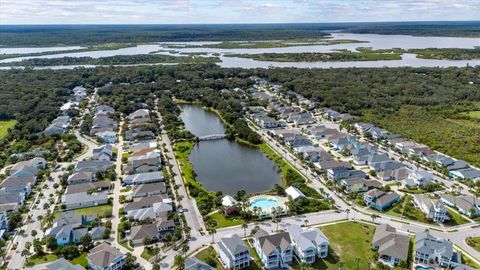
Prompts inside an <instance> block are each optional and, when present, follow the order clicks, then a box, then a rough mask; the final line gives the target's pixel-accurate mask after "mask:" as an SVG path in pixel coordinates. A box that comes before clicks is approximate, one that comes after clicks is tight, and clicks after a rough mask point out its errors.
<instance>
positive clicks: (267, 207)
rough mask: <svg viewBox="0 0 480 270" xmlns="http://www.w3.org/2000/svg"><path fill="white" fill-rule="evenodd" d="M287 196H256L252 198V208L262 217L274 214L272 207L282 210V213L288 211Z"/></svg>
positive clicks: (250, 201)
mask: <svg viewBox="0 0 480 270" xmlns="http://www.w3.org/2000/svg"><path fill="white" fill-rule="evenodd" d="M286 201H287V199H286V198H283V197H278V196H267V195H264V196H255V197H252V198H250V200H249V203H250V210H252V211H253V212H255V213H256V214H258V215H259V216H260V217H268V216H271V214H272V209H275V211H278V210H280V214H283V213H285V212H286V209H287V207H286V205H285V202H286Z"/></svg>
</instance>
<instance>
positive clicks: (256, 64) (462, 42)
mask: <svg viewBox="0 0 480 270" xmlns="http://www.w3.org/2000/svg"><path fill="white" fill-rule="evenodd" d="M332 37H333V39H352V40H359V41H366V43H346V44H343V43H342V44H334V45H309V46H303V45H302V46H293V47H282V48H259V49H244V48H240V49H217V48H206V47H203V48H170V47H169V46H171V45H201V44H211V43H215V42H175V43H171V42H163V43H162V42H158V43H153V44H146V45H138V46H136V47H129V48H122V49H118V50H105V51H90V52H77V53H62V54H51V55H42V56H30V57H17V58H9V59H3V60H0V63H9V62H14V61H21V60H25V59H30V58H59V57H65V56H69V57H82V56H89V57H93V58H99V57H108V56H115V55H136V54H148V53H158V54H167V55H173V56H179V55H181V54H179V53H204V54H203V55H204V56H212V55H213V54H219V55H220V59H221V60H222V62H220V63H218V65H220V66H222V67H238V68H269V67H298V68H345V67H359V68H362V67H406V66H411V67H464V66H467V65H470V66H476V65H480V60H478V59H477V60H434V59H420V58H416V55H415V54H403V55H402V59H401V60H390V61H350V62H266V61H257V60H252V59H245V58H238V57H226V56H225V55H226V54H258V53H302V52H303V53H308V52H310V53H312V52H320V53H322V52H323V53H327V52H334V51H336V50H343V49H345V50H349V51H355V50H356V48H358V47H371V48H373V49H391V48H402V49H425V48H474V47H475V46H480V38H460V37H415V36H406V35H375V34H351V33H332ZM10 49H12V48H1V49H0V53H1V52H4V51H6V50H10ZM42 49H45V48H42ZM12 50H13V49H12ZM172 52H173V53H172ZM73 67H76V66H54V67H49V68H52V69H62V68H64V69H70V68H73ZM88 67H95V66H88Z"/></svg>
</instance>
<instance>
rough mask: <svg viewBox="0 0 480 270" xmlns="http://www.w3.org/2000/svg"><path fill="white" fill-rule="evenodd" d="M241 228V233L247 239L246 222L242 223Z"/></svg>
mask: <svg viewBox="0 0 480 270" xmlns="http://www.w3.org/2000/svg"><path fill="white" fill-rule="evenodd" d="M242 228H243V232H244V234H245V238H247V229H248V224H247V223H246V222H243V223H242Z"/></svg>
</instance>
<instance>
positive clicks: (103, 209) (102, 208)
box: [74, 204, 113, 217]
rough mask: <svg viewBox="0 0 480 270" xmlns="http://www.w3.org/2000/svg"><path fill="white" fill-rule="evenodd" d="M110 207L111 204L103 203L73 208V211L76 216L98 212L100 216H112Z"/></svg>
mask: <svg viewBox="0 0 480 270" xmlns="http://www.w3.org/2000/svg"><path fill="white" fill-rule="evenodd" d="M112 208H113V206H112V205H110V204H105V205H98V206H92V207H87V208H81V209H76V210H74V211H75V212H74V213H75V215H78V216H80V215H92V214H98V215H100V216H102V217H110V216H112Z"/></svg>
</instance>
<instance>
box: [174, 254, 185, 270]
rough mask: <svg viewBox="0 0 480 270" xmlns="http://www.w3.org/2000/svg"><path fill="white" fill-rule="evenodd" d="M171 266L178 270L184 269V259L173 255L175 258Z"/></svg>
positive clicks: (178, 255)
mask: <svg viewBox="0 0 480 270" xmlns="http://www.w3.org/2000/svg"><path fill="white" fill-rule="evenodd" d="M173 265H174V266H176V267H177V268H178V269H179V270H183V269H185V258H184V257H183V256H182V255H180V254H177V255H175V258H174V259H173Z"/></svg>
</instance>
